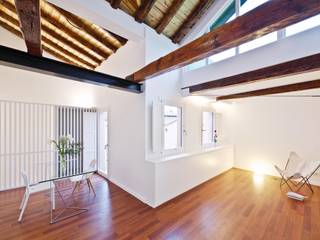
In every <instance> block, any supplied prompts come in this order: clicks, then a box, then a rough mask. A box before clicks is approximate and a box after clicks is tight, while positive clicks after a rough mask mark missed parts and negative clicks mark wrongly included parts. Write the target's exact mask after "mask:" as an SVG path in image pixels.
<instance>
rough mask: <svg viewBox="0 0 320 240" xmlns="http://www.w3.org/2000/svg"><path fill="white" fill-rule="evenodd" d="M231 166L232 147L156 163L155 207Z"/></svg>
mask: <svg viewBox="0 0 320 240" xmlns="http://www.w3.org/2000/svg"><path fill="white" fill-rule="evenodd" d="M232 166H233V147H225V148H221V149H219V150H215V151H211V152H208V153H203V154H198V155H193V156H190V157H184V158H180V159H175V160H170V161H163V162H159V163H156V174H155V179H156V187H155V189H156V193H155V200H156V201H155V206H159V205H161V204H162V203H164V202H166V201H168V200H170V199H172V198H174V197H176V196H178V195H180V194H182V193H184V192H186V191H188V190H190V189H192V188H194V187H196V186H197V185H199V184H201V183H203V182H205V181H207V180H209V179H211V178H213V177H215V176H217V175H219V174H221V173H222V172H224V171H227V170H228V169H230V168H232Z"/></svg>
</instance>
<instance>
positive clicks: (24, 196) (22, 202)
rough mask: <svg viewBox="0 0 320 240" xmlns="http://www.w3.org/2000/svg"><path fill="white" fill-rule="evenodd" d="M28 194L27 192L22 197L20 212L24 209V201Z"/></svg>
mask: <svg viewBox="0 0 320 240" xmlns="http://www.w3.org/2000/svg"><path fill="white" fill-rule="evenodd" d="M26 194H27V193H26V192H25V193H24V194H23V197H22V201H21V203H20V207H19V210H21V209H22V207H23V204H24V201H25V200H26Z"/></svg>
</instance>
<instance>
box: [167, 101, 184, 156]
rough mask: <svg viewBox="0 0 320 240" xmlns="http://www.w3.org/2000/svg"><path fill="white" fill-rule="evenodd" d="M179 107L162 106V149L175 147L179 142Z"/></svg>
mask: <svg viewBox="0 0 320 240" xmlns="http://www.w3.org/2000/svg"><path fill="white" fill-rule="evenodd" d="M181 123H182V122H181V108H179V107H176V106H169V105H165V106H164V129H163V130H164V150H172V149H177V148H179V147H181V146H182V144H181V143H182V142H181V129H182V126H181Z"/></svg>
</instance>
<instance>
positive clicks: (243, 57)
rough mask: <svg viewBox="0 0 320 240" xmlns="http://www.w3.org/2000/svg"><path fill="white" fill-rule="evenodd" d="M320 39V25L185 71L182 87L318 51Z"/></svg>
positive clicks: (319, 49)
mask: <svg viewBox="0 0 320 240" xmlns="http://www.w3.org/2000/svg"><path fill="white" fill-rule="evenodd" d="M319 42H320V27H316V28H313V29H309V30H306V31H304V32H302V33H300V34H296V35H293V36H290V37H287V38H284V39H282V40H279V41H277V42H274V43H271V44H268V45H265V46H263V47H260V48H257V49H254V50H252V51H248V52H246V53H242V54H239V55H237V56H234V57H231V58H228V59H226V60H223V61H220V62H217V63H213V64H210V65H208V66H205V67H202V68H199V69H196V70H194V71H184V72H183V75H182V86H183V87H188V86H192V85H195V84H199V83H203V82H208V81H212V80H215V79H219V78H223V77H227V76H232V75H235V74H240V73H243V72H248V71H252V70H255V69H259V68H262V67H266V66H270V65H274V64H278V63H281V62H286V61H290V60H293V59H297V58H301V57H304V56H308V55H312V54H316V53H319V52H320V44H319ZM257 85H259V84H257ZM259 86H260V85H259Z"/></svg>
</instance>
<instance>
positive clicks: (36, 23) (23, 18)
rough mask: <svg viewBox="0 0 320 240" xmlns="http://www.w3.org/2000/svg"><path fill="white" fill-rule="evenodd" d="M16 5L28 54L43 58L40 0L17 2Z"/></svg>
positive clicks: (17, 0) (16, 0)
mask: <svg viewBox="0 0 320 240" xmlns="http://www.w3.org/2000/svg"><path fill="white" fill-rule="evenodd" d="M15 4H16V9H17V14H18V16H19V20H20V26H21V30H22V33H23V38H24V40H25V42H26V46H27V49H28V53H30V54H32V55H36V56H41V55H42V48H41V24H40V18H41V14H40V0H24V1H21V0H15Z"/></svg>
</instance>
